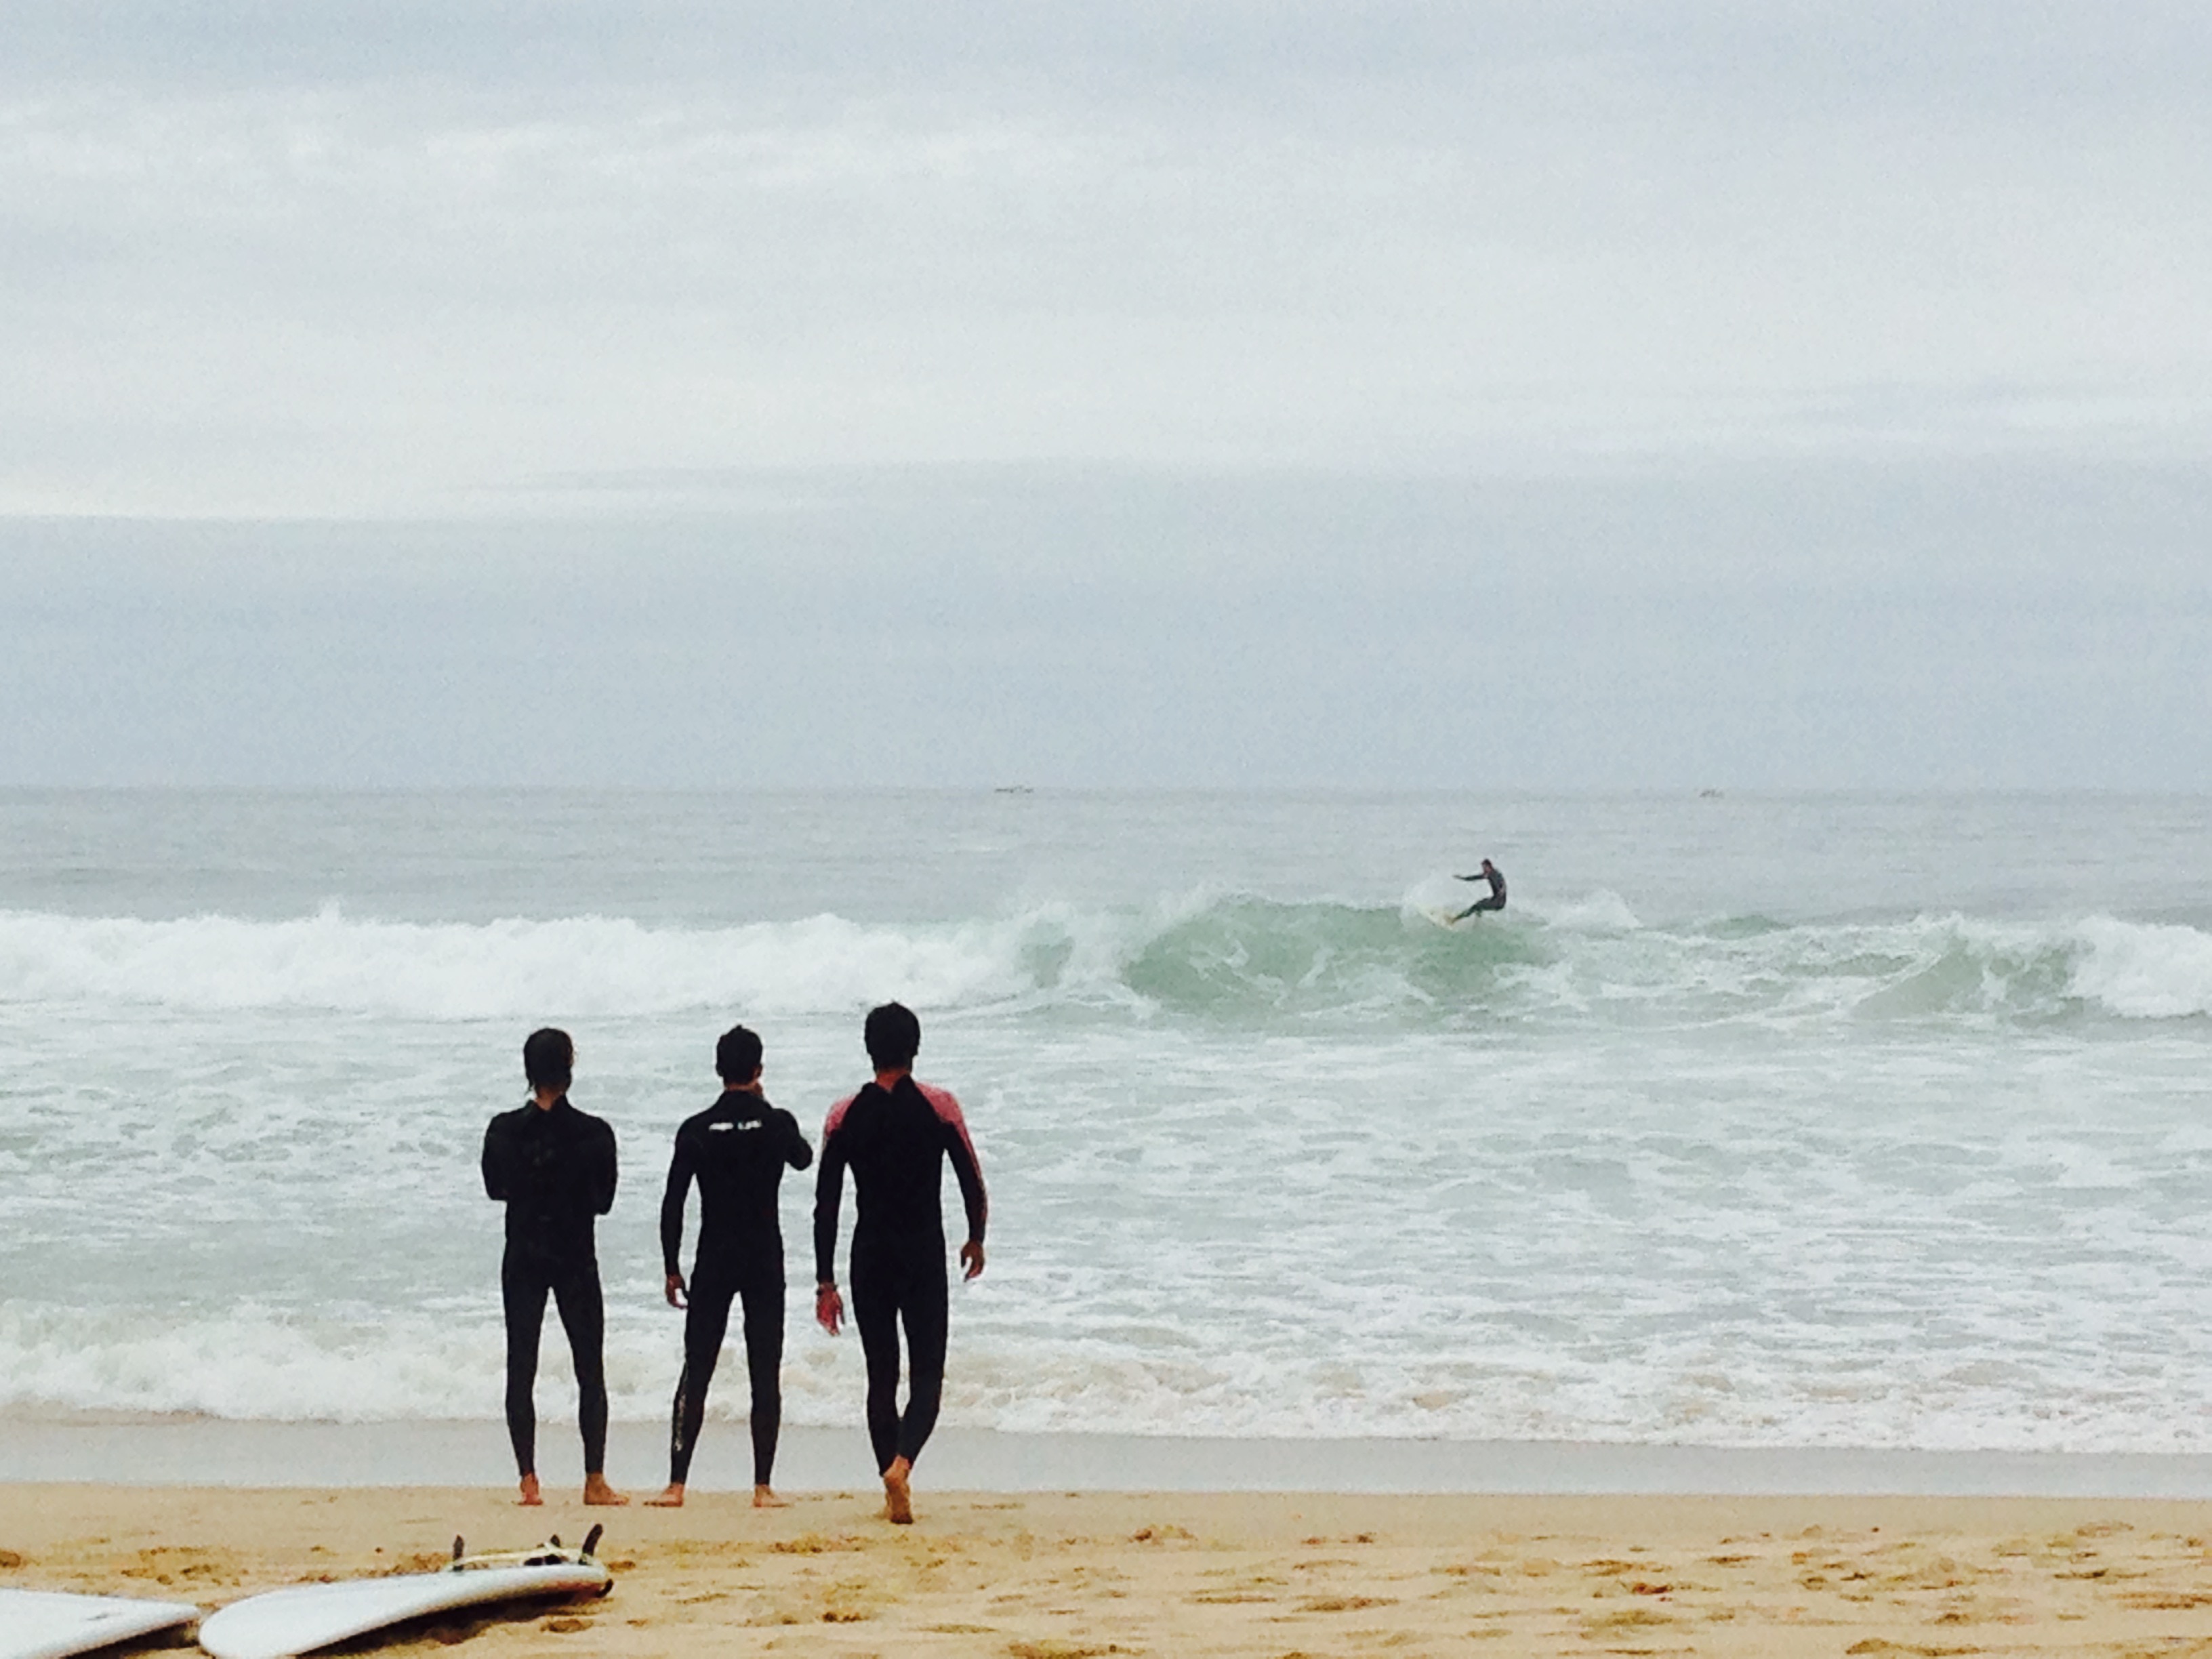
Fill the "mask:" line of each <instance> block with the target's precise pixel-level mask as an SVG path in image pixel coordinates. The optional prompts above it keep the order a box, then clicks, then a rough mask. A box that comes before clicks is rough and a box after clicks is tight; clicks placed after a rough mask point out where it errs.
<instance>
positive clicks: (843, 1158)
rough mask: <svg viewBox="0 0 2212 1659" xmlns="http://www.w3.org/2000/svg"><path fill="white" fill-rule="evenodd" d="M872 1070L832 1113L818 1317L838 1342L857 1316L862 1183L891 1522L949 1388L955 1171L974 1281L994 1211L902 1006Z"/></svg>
mask: <svg viewBox="0 0 2212 1659" xmlns="http://www.w3.org/2000/svg"><path fill="white" fill-rule="evenodd" d="M865 1035H866V1042H867V1048H868V1059H869V1060H870V1061H871V1062H872V1064H873V1065H874V1066H875V1068H876V1079H875V1081H874V1082H872V1083H871V1084H869V1085H867V1087H866V1088H865V1089H862V1090H861V1091H860V1092H859V1093H858V1094H856V1095H852V1096H849V1097H847V1098H846V1099H843V1100H841V1101H839V1102H838V1103H836V1105H835V1106H833V1107H831V1108H830V1109H829V1121H827V1122H825V1123H824V1124H823V1126H822V1169H821V1172H820V1173H819V1174H818V1175H817V1176H816V1177H815V1183H814V1277H815V1283H816V1289H815V1296H814V1316H815V1318H816V1319H817V1320H818V1321H820V1322H821V1325H822V1328H823V1329H824V1330H826V1331H828V1332H829V1334H830V1335H832V1336H835V1335H836V1334H837V1328H838V1326H839V1324H840V1323H841V1322H842V1320H843V1318H844V1316H845V1303H844V1298H843V1297H841V1296H840V1295H839V1294H838V1292H837V1274H836V1255H837V1206H838V1205H839V1203H840V1201H841V1200H842V1197H843V1195H844V1190H845V1170H846V1169H847V1167H848V1166H849V1167H850V1168H851V1170H852V1171H853V1188H854V1194H855V1200H856V1206H857V1207H858V1209H859V1211H860V1218H859V1219H858V1220H857V1221H855V1222H854V1224H853V1254H852V1274H853V1320H854V1323H855V1324H857V1325H858V1326H859V1327H860V1349H861V1352H862V1353H863V1354H864V1355H865V1356H866V1359H867V1364H868V1438H869V1440H870V1441H871V1442H872V1443H873V1445H874V1448H875V1453H876V1468H877V1469H878V1472H880V1473H881V1474H882V1475H883V1478H884V1513H885V1514H886V1515H888V1516H890V1519H891V1520H893V1521H895V1522H899V1523H901V1524H905V1523H906V1522H911V1521H912V1520H913V1519H914V1503H913V1492H912V1488H911V1486H910V1484H909V1483H910V1481H911V1479H912V1476H913V1474H914V1462H915V1458H917V1457H919V1456H921V1448H922V1444H923V1443H924V1442H926V1441H927V1439H928V1438H929V1431H930V1430H931V1429H933V1428H934V1427H935V1426H936V1425H937V1407H938V1400H939V1395H941V1394H942V1392H943V1390H944V1386H945V1326H946V1316H947V1311H948V1310H947V1303H948V1296H947V1288H946V1279H945V1218H944V1215H943V1213H942V1212H941V1211H940V1209H939V1190H940V1188H941V1184H942V1177H943V1175H944V1170H945V1160H946V1159H947V1158H950V1159H951V1163H952V1173H953V1176H954V1177H955V1178H956V1179H957V1181H958V1182H959V1183H960V1198H961V1201H962V1203H963V1204H964V1205H965V1206H966V1207H967V1211H968V1239H967V1242H966V1243H963V1245H961V1247H960V1261H961V1265H962V1267H963V1268H964V1269H965V1270H966V1271H965V1274H964V1277H966V1278H969V1279H973V1278H975V1275H976V1274H978V1273H981V1272H982V1271H983V1228H984V1225H985V1223H986V1222H987V1220H988V1219H989V1213H990V1203H989V1200H988V1198H987V1195H986V1194H985V1193H984V1190H983V1172H982V1170H981V1167H980V1166H979V1165H978V1164H977V1163H976V1161H975V1146H974V1144H973V1143H972V1142H971V1141H970V1140H969V1139H968V1124H967V1120H966V1119H965V1118H963V1116H962V1115H961V1112H960V1103H959V1102H958V1101H957V1100H955V1099H954V1098H953V1097H952V1096H951V1093H950V1092H948V1091H945V1090H943V1089H938V1088H933V1087H931V1086H930V1085H928V1084H927V1083H917V1082H915V1079H914V1056H915V1051H916V1050H918V1049H919V1048H921V1021H920V1020H918V1019H916V1018H915V1017H914V1015H913V1013H912V1012H910V1011H908V1009H905V1008H902V1007H901V1006H899V1005H898V1004H897V1003H896V1002H890V1003H886V1004H884V1006H882V1007H880V1008H878V1009H875V1010H874V1011H872V1012H871V1013H870V1014H869V1015H868V1020H867V1025H866V1033H865ZM902 1326H903V1327H904V1328H905V1331H906V1347H907V1362H908V1371H907V1405H906V1410H905V1411H904V1412H903V1413H901V1412H900V1410H899V1406H898V1383H899V1330H900V1328H901V1327H902Z"/></svg>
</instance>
